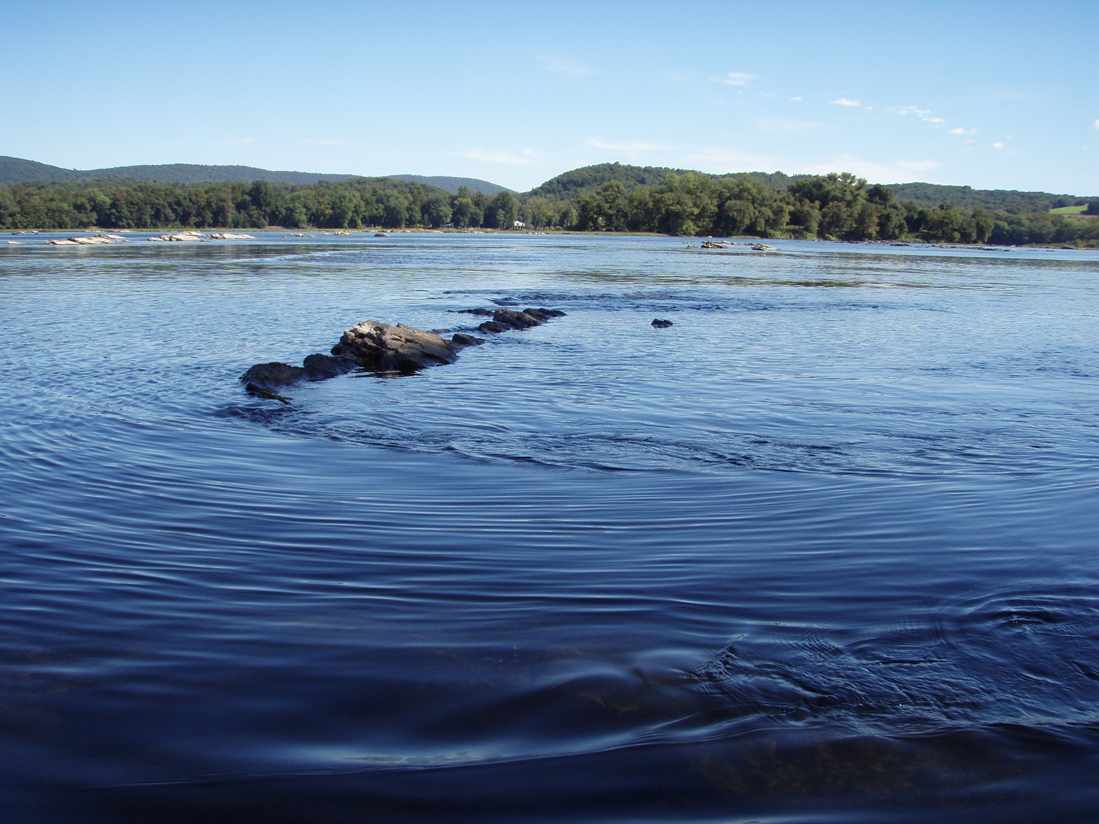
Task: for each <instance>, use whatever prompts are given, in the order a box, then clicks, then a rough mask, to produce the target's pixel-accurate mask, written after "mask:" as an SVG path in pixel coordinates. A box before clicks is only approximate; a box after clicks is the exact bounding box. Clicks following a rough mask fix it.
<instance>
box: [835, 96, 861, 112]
mask: <svg viewBox="0 0 1099 824" xmlns="http://www.w3.org/2000/svg"><path fill="white" fill-rule="evenodd" d="M832 105H833V106H839V107H840V108H841V109H862V108H866V105H865V104H864V103H863V102H862V101H861V100H856V99H855V98H853V97H837V98H836V99H835V100H833V101H832Z"/></svg>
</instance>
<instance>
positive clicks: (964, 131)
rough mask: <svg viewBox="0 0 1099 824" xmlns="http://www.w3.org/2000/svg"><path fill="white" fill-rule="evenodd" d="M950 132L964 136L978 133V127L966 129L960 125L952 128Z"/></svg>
mask: <svg viewBox="0 0 1099 824" xmlns="http://www.w3.org/2000/svg"><path fill="white" fill-rule="evenodd" d="M950 133H951V134H953V135H957V136H958V137H964V136H965V135H967V134H977V130H976V129H966V128H963V127H962V126H958V127H957V128H954V129H951V130H950ZM967 142H968V141H967Z"/></svg>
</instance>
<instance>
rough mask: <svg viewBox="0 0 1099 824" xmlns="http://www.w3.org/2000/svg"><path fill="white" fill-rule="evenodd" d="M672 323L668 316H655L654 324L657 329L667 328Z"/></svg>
mask: <svg viewBox="0 0 1099 824" xmlns="http://www.w3.org/2000/svg"><path fill="white" fill-rule="evenodd" d="M671 325H672V322H671V321H670V320H667V319H666V318H653V326H654V327H655V328H657V329H667V328H668V327H669V326H671Z"/></svg>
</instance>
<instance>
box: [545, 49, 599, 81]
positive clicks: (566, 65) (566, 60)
mask: <svg viewBox="0 0 1099 824" xmlns="http://www.w3.org/2000/svg"><path fill="white" fill-rule="evenodd" d="M538 65H539V66H541V67H542V69H543V70H544V71H547V72H549V73H550V74H559V75H561V76H562V77H571V78H574V79H579V78H582V77H589V76H590V75H591V73H592V70H591V66H589V65H588V64H587V63H584V62H583V61H581V60H577V59H576V58H575V57H571V56H569V55H567V54H544V55H542V56H541V57H539V58H538Z"/></svg>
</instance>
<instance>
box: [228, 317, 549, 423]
mask: <svg viewBox="0 0 1099 824" xmlns="http://www.w3.org/2000/svg"><path fill="white" fill-rule="evenodd" d="M465 311H466V312H467V313H469V314H473V315H481V316H486V317H489V318H490V320H486V321H484V322H483V323H481V324H480V325H479V326H477V330H479V331H481V332H484V333H486V334H498V333H500V332H509V331H512V330H515V329H529V328H530V327H532V326H541V325H542V324H543V323H545V322H546V321H547V320H549V319H550V318H557V317H561V316H562V315H564V314H565V313H564V312H562V311H561V310H560V309H545V308H537V309H535V308H530V309H524V310H522V311H517V310H515V309H467V310H465ZM482 343H484V340H483V339H482V338H478V337H476V336H474V335H471V334H467V333H465V332H456V333H454V334H453V335H451V337H449V338H445V337H443V336H442V335H440V334H439V333H437V332H428V331H425V330H423V329H416V328H415V327H413V326H405V325H403V324H400V323H382V322H381V321H376V320H364V321H362V322H361V323H357V324H355V325H354V326H352V327H351V328H350V329H347V330H346V331H345V332H344V333H343V335H342V336H340V340H339V342H338V343H337V344H336V345H335V346H333V347H332V353H331V354H330V355H322V354H319V353H318V354H314V355H309V356H308V357H307V358H306V359H305V360H304V361H303V362H302V365H301V366H292V365H291V364H289V363H279V362H272V363H257V364H256V365H255V366H253V367H251V368H250V369H249V370H248V371H247V372H245V373H244V374H243V375H241V376H240V382H241V383H242V384H244V388H245V390H246V391H248V392H249V393H250V394H252V395H256V396H258V397H261V398H268V399H270V400H277V401H281V402H283V403H289V399H288V398H286V397H284V396H283V395H280V394H279V393H278V392H277V391H276V390H278V389H280V388H282V387H285V386H291V385H292V384H295V383H299V382H300V381H321V380H327V379H328V378H334V377H336V376H337V375H342V374H345V373H347V372H350V371H352V370H354V369H366V370H368V371H371V372H376V373H378V374H383V375H411V374H413V373H414V372H418V371H419V370H421V369H424V368H426V367H428V366H439V365H442V364H446V363H453V362H454V361H455V360H456V359H457V357H458V352H459V351H461V350H462V349H465V348H466V347H467V346H477V345H480V344H482Z"/></svg>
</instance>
